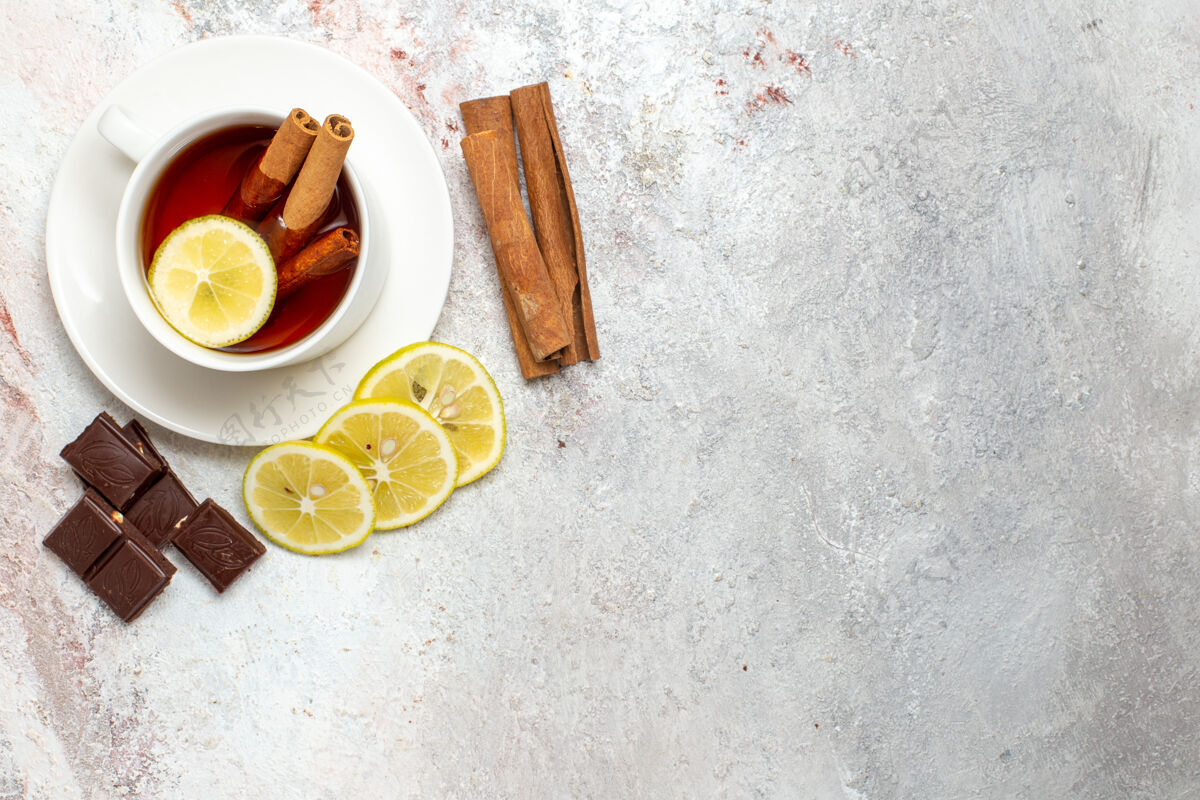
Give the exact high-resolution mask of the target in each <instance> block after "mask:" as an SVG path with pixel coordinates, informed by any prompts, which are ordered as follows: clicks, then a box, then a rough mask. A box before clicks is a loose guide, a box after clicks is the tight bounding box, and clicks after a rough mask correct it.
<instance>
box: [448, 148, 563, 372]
mask: <svg viewBox="0 0 1200 800" xmlns="http://www.w3.org/2000/svg"><path fill="white" fill-rule="evenodd" d="M502 136H503V134H502V133H501V132H499V131H496V130H486V131H481V132H479V133H473V134H471V135H470V136H467V137H466V138H465V139H463V140H462V143H461V146H462V151H463V156H464V157H465V158H466V160H467V170H468V171H469V172H470V173H471V181H472V182H473V183H474V184H475V194H476V195H477V196H478V198H479V207H480V209H481V210H482V211H483V218H484V222H486V223H487V229H488V237H489V238H490V239H491V241H492V251H493V252H494V253H495V255H496V263H497V265H498V266H499V267H500V271H501V272H502V273H503V275H504V280H505V281H506V282H507V283H508V287H509V290H510V291H511V292H512V299H513V304H514V305H515V306H516V310H517V317H518V319H519V320H520V323H521V330H522V331H524V333H525V338H526V340H528V342H529V349H530V350H531V351H532V352H533V357H534V358H535V359H536V360H538V361H544V360H546V359H548V358H555V357H557V356H558V354H559V352H560V351H561V350H562V349H563V348H564V347H566V346H567V345H568V344H570V343H571V335H570V334H569V333H568V330H567V325H566V322H565V321H564V320H563V316H562V310H561V308H560V306H559V302H558V295H557V294H555V291H554V284H553V283H552V282H551V281H550V274H549V272H547V270H546V262H545V261H544V260H542V253H541V251H540V250H538V246H537V240H536V239H535V238H534V236H533V228H532V227H531V226H530V224H529V218H528V217H527V216H526V215H525V204H524V203H523V202H522V201H521V188H520V186H519V185H518V184H517V183H516V181H514V180H513V175H512V172H511V170H510V169H509V167H508V165H507V163H506V159H505V144H504V143H503V140H502Z"/></svg>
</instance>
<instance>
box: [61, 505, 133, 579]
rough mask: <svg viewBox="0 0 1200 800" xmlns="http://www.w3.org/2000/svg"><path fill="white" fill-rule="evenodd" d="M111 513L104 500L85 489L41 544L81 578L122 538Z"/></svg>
mask: <svg viewBox="0 0 1200 800" xmlns="http://www.w3.org/2000/svg"><path fill="white" fill-rule="evenodd" d="M114 513H116V512H115V510H114V509H113V507H112V506H110V505H109V504H108V503H107V502H106V501H105V500H104V498H102V497H101V496H100V495H98V494H96V492H94V491H92V490H91V489H88V490H87V491H86V492H84V495H83V497H81V498H79V502H78V503H76V504H75V505H74V506H72V508H71V510H70V511H68V512H67V513H66V514H64V515H63V518H62V519H61V520H59V522H58V524H57V525H55V526H54V530H52V531H50V534H49V535H48V536H47V537H46V538H45V539H44V540H42V544H44V545H45V546H46V547H48V548H49V549H50V550H52V551H53V552H54V553H55V554H56V555H57V556H58V557H59V558H61V559H62V560H63V561H64V562H66V565H67V566H68V567H70V568H71V569H72V570H74V572H75V574H76V575H78V576H79V577H81V578H82V577H83V576H84V575H85V574H86V573H87V571H88V570H89V569H91V567H92V565H93V564H95V563H96V562H97V561H99V560H100V557H101V556H102V555H104V553H105V551H107V550H108V549H109V548H110V547H112V546H113V545H114V544H115V543H116V542H117V540H118V539H120V538H121V536H122V530H121V527H120V525H118V523H117V522H116V520H115V519H114V518H113V516H112V515H113V514H114Z"/></svg>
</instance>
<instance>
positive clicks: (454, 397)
mask: <svg viewBox="0 0 1200 800" xmlns="http://www.w3.org/2000/svg"><path fill="white" fill-rule="evenodd" d="M354 396H355V398H365V397H395V398H398V399H400V400H407V401H408V402H410V403H415V404H417V405H419V406H420V407H421V408H423V409H425V410H426V411H428V412H429V413H430V414H431V415H433V418H434V419H436V420H437V421H438V422H439V423H441V425H442V428H443V429H444V430H445V431H446V433H447V434H448V435H449V436H450V441H451V442H453V443H454V452H455V453H456V454H457V455H458V485H459V486H465V485H466V484H468V483H470V482H471V481H473V480H475V479H476V478H478V477H479V476H481V475H483V474H484V473H485V472H487V471H488V470H490V469H491V468H492V467H494V466H496V464H497V463H498V462H499V461H500V456H501V454H503V453H504V433H505V428H504V403H503V402H502V401H501V400H500V392H499V390H498V389H496V382H495V381H493V380H492V376H491V375H489V374H488V371H487V370H486V369H484V368H483V364H480V363H479V359H477V358H475V356H473V355H471V354H470V353H468V352H467V351H466V350H460V349H458V348H457V347H452V346H451V345H448V344H442V343H440V342H417V343H416V344H410V345H409V346H408V347H404V348H401V349H399V350H397V351H396V352H395V353H392V354H391V355H390V356H388V357H387V358H385V359H383V360H382V361H380V362H379V363H378V364H376V365H375V366H373V367H371V369H370V370H369V371H368V372H367V374H366V375H364V376H363V379H362V380H361V381H359V384H358V388H357V389H355V390H354Z"/></svg>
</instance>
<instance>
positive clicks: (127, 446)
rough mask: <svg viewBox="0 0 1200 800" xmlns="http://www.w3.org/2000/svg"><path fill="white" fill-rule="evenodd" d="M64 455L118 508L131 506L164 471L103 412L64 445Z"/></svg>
mask: <svg viewBox="0 0 1200 800" xmlns="http://www.w3.org/2000/svg"><path fill="white" fill-rule="evenodd" d="M61 455H62V457H63V460H65V461H66V462H67V463H68V464H70V465H71V467H72V468H73V469H74V470H75V472H76V473H77V474H78V475H79V477H80V478H82V479H83V480H84V482H85V483H87V484H88V485H89V486H91V487H93V488H94V489H96V491H98V492H99V493H100V494H101V495H102V496H103V497H104V498H105V499H106V500H108V502H110V503H112V504H113V505H114V506H116V508H117V510H119V511H123V510H124V509H126V508H128V507H129V506H130V504H131V503H132V502H133V501H134V500H136V499H137V497H138V495H140V494H141V493H142V492H144V491H145V490H146V489H147V488H148V487H149V486H150V484H151V483H153V482H154V480H155V478H157V477H158V475H159V473H160V472H161V471H162V468H161V467H160V466H158V465H157V464H156V463H154V462H152V461H151V460H150V459H149V458H147V457H146V456H145V455H143V454H142V453H141V452H139V451H138V449H137V446H136V445H134V444H133V442H131V441H130V440H129V439H128V438H126V436H125V433H124V431H122V430H121V428H120V427H119V426H118V425H117V423H116V422H115V421H114V420H113V418H112V417H110V416H109V415H108V414H105V413H104V412H101V413H100V414H99V415H98V416H97V417H96V418H95V419H94V420H92V423H91V424H90V425H88V426H87V427H86V428H84V431H83V433H81V434H79V437H78V438H77V439H75V441H73V442H71V443H70V444H68V445H67V446H66V447H64V448H63V449H62V453H61Z"/></svg>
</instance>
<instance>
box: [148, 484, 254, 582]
mask: <svg viewBox="0 0 1200 800" xmlns="http://www.w3.org/2000/svg"><path fill="white" fill-rule="evenodd" d="M171 542H172V543H173V544H174V545H175V546H176V547H178V548H179V551H180V552H181V553H183V555H184V556H185V557H186V558H187V560H188V561H190V562H192V566H194V567H195V568H196V569H198V570H200V574H201V575H203V576H204V577H206V578H208V582H209V583H211V584H212V585H213V588H215V589H216V590H217V591H218V592H223V591H225V590H226V589H228V588H229V585H230V584H231V583H233V582H234V581H235V580H236V579H237V577H238V576H239V575H241V574H242V573H243V572H245V571H246V570H247V569H248V568H249V567H250V565H251V564H253V563H254V562H255V561H256V560H258V557H259V556H261V555H262V554H263V553H265V552H267V548H266V547H265V546H263V543H262V542H260V541H259V540H258V538H257V537H256V536H255V535H254V534H252V533H250V531H248V530H246V529H245V528H243V527H242V526H241V525H240V524H239V523H238V521H237V520H236V519H234V518H233V515H232V514H230V513H229V512H228V511H226V510H225V509H223V508H221V507H220V506H219V505H217V504H216V503H214V502H213V501H212V499H211V498H209V499H208V500H205V501H204V502H203V503H201V504H200V507H199V508H198V509H197V510H196V513H194V514H192V515H191V516H189V517H188V518H187V520H186V521H184V522H183V523H181V524H180V525H178V526H176V532H175V533H174V534H173V535H172V537H171Z"/></svg>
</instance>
